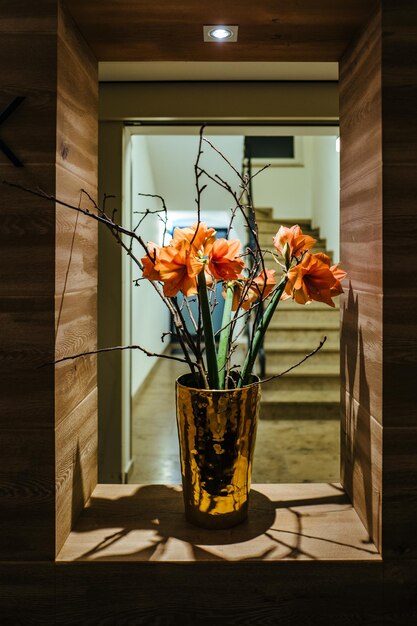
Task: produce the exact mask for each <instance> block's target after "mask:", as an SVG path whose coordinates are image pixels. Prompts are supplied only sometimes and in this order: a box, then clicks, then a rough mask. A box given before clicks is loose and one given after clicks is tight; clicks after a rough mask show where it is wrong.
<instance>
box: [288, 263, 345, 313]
mask: <svg viewBox="0 0 417 626" xmlns="http://www.w3.org/2000/svg"><path fill="white" fill-rule="evenodd" d="M324 256H325V257H326V258H327V259H328V261H329V263H327V262H325V260H324V259H323V257H322V255H320V254H310V253H309V252H308V253H307V254H306V255H305V256H304V258H303V260H302V261H301V263H299V264H298V265H295V266H294V267H292V268H291V269H290V270H289V271H288V272H287V278H288V282H287V284H286V286H285V294H286V296H287V297H288V296H290V297H292V298H293V299H294V300H295V301H296V302H298V304H306V303H307V302H311V301H312V300H315V301H316V302H325V303H326V304H328V305H329V306H332V307H334V306H335V305H334V302H333V300H332V297H334V296H336V295H338V294H340V293H342V292H343V288H342V286H341V284H340V282H339V279H338V278H337V277H336V276H341V272H343V270H339V269H338V268H337V267H336V266H333V268H336V269H335V270H334V271H335V273H334V272H333V271H332V270H333V268H330V259H329V258H328V257H327V255H324ZM343 274H344V276H345V273H344V272H343ZM344 276H343V277H344Z"/></svg>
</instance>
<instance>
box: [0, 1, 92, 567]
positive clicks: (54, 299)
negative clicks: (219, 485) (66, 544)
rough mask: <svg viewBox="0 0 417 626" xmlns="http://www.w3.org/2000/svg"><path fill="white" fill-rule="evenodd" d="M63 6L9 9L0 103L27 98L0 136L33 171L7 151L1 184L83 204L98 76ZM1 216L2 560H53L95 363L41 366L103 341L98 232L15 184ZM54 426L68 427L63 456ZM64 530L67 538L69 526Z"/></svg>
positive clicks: (85, 448)
mask: <svg viewBox="0 0 417 626" xmlns="http://www.w3.org/2000/svg"><path fill="white" fill-rule="evenodd" d="M58 5H59V3H58V2H57V1H56V0H46V1H45V2H43V3H42V11H39V9H37V10H36V11H34V9H33V3H29V2H25V1H22V2H19V3H15V4H14V5H13V6H8V7H5V8H4V10H3V8H1V17H2V19H1V20H0V32H1V34H2V38H1V45H0V63H1V67H2V86H1V89H0V104H1V106H6V105H7V104H8V103H9V102H10V101H11V100H12V99H13V98H14V97H15V96H25V98H26V99H25V100H24V102H23V104H22V105H21V106H20V107H19V108H18V109H17V110H16V112H15V113H13V115H11V116H10V118H9V119H8V120H6V122H5V123H4V124H2V129H1V136H2V139H3V140H4V141H5V142H6V143H8V144H9V145H10V147H11V149H12V150H13V151H15V152H16V154H17V156H18V157H19V158H20V159H21V160H22V161H23V163H24V168H15V167H14V166H12V165H11V164H10V163H9V162H8V161H7V159H6V157H5V156H4V155H3V154H2V153H1V154H0V168H1V177H2V179H6V180H8V181H10V182H15V183H20V184H23V185H24V186H26V187H28V188H31V189H35V188H37V187H40V188H42V189H43V190H45V191H46V192H47V193H50V194H52V195H54V194H56V195H59V196H61V197H62V199H63V200H65V201H69V202H73V203H75V204H77V203H78V201H79V190H80V188H81V187H83V188H85V189H86V190H87V191H88V192H89V193H90V194H92V195H94V194H95V193H96V186H97V68H96V61H95V59H94V57H93V55H92V53H91V51H90V50H89V49H88V47H87V45H86V44H85V43H83V42H82V39H81V37H80V36H79V35H77V32H76V29H75V27H74V25H73V24H72V21H71V19H70V18H65V16H64V12H63V9H62V7H61V6H60V5H59V6H58ZM3 17H4V19H3ZM1 216H2V219H1V220H0V231H1V232H0V235H1V237H2V241H3V242H4V245H2V249H1V258H0V268H1V269H0V293H1V295H2V298H1V305H0V322H1V326H2V334H1V339H0V342H1V345H0V372H1V373H2V376H1V377H0V380H1V383H0V386H1V390H0V391H1V392H2V394H1V409H2V411H1V417H0V431H1V432H0V441H1V460H2V469H1V483H2V489H1V496H0V498H1V501H0V506H1V510H2V516H1V524H2V537H1V548H0V558H5V559H6V558H7V559H10V560H13V559H16V560H20V559H26V560H29V559H30V560H36V559H45V560H47V559H53V558H54V555H55V487H54V483H55V479H54V476H55V461H57V462H58V463H61V464H60V465H59V467H60V468H62V464H64V465H65V463H67V464H68V449H69V448H70V449H73V448H74V445H75V442H76V441H77V433H76V428H74V424H78V427H79V428H81V424H80V422H81V417H80V416H81V415H83V417H84V419H85V420H87V424H85V425H84V427H85V428H87V426H88V425H89V426H90V431H91V432H93V431H94V432H95V431H96V421H95V420H96V410H94V405H96V394H95V393H94V390H95V386H96V376H95V367H94V360H93V362H90V366H89V367H86V366H85V364H84V365H82V364H80V366H79V367H78V368H77V366H76V365H74V364H69V363H68V364H66V365H63V366H61V367H60V368H59V370H58V372H57V374H56V377H55V375H54V368H53V367H41V368H39V366H42V365H44V364H45V363H48V362H51V361H53V360H54V358H55V356H56V355H59V356H62V355H63V353H64V352H65V351H66V350H69V351H71V352H74V351H75V352H76V351H78V350H84V349H94V347H95V345H96V341H95V336H96V317H97V316H96V282H97V277H96V267H97V226H96V224H93V223H92V222H87V220H86V219H85V220H83V219H77V217H76V214H75V213H70V212H69V211H67V212H65V216H64V210H63V209H62V207H60V208H57V207H55V205H54V203H53V202H48V201H44V200H41V199H39V198H36V197H34V196H31V195H29V194H25V193H24V192H21V191H19V190H16V189H14V188H11V187H9V186H2V194H1ZM56 246H57V248H58V253H57V254H56V251H55V248H56ZM55 260H56V264H55ZM64 292H65V293H64ZM77 369H78V372H77ZM80 373H81V374H82V375H83V376H82V377H81V378H80V377H79V375H80ZM56 383H58V384H57V385H56V390H55V384H56ZM85 397H89V411H88V412H86V411H85V410H84V409H83V408H80V409H78V410H79V415H78V413H77V407H83V404H82V403H83V400H84V399H85ZM55 414H56V415H55ZM66 417H68V418H69V419H70V421H69V422H68V423H67V424H65V423H64V420H65V418H66ZM87 418H88V419H87ZM55 421H57V423H59V424H60V423H61V422H62V425H60V428H61V430H58V431H57V442H58V446H57V448H55V433H54V428H55ZM70 426H71V427H72V428H70ZM65 429H66V430H65ZM63 431H65V432H66V433H67V435H66V437H67V439H66V441H65V445H62V441H61V439H60V438H59V435H60V433H61V432H63ZM84 439H85V437H84V438H83V437H81V435H80V440H81V442H82V446H81V457H80V458H81V461H80V462H81V466H82V467H81V469H82V471H83V473H84V474H83V475H84V480H85V485H86V489H85V498H87V497H88V495H89V492H90V490H91V488H92V486H93V485H94V484H95V480H96V467H95V464H96V449H95V446H94V445H93V444H92V443H89V444H88V445H87V444H86V443H85V441H84ZM61 453H62V455H63V458H62V459H61V456H60V454H61ZM65 455H66V456H65ZM73 469H74V468H73ZM70 474H71V473H70V472H69V474H68V475H70ZM72 476H74V472H72ZM77 480H81V472H79V474H76V475H75V477H74V478H73V480H72V481H69V482H68V483H67V482H65V481H62V482H61V484H60V486H61V488H60V490H59V495H58V504H59V498H60V497H64V496H63V493H64V491H65V490H70V491H69V492H71V493H72V489H73V487H74V489H75V491H77V492H78V486H77ZM65 497H66V501H68V495H65ZM70 501H71V498H70ZM77 510H79V508H78V509H77ZM60 530H61V533H62V532H64V533H65V532H69V526H68V524H67V526H66V527H65V524H62V527H61V529H60Z"/></svg>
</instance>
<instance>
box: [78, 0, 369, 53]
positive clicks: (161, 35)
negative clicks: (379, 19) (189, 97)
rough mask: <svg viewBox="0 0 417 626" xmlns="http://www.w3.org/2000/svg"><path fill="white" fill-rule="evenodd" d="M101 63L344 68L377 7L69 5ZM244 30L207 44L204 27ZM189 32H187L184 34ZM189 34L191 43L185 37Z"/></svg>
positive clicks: (165, 1) (311, 0)
mask: <svg viewBox="0 0 417 626" xmlns="http://www.w3.org/2000/svg"><path fill="white" fill-rule="evenodd" d="M68 6H69V9H70V11H71V13H72V15H73V17H74V18H75V20H76V22H77V24H78V25H79V27H80V30H81V32H82V33H83V35H84V36H85V38H86V39H87V41H89V42H90V44H91V47H92V49H93V51H94V53H95V54H96V56H97V58H98V59H99V60H100V61H107V60H108V61H137V60H139V59H140V60H143V61H146V60H149V61H161V60H167V61H176V60H184V61H187V60H190V59H193V60H196V61H197V60H199V61H219V62H221V61H286V60H289V61H310V60H311V59H314V60H315V61H337V60H338V59H339V58H340V56H341V54H342V53H343V51H344V50H345V48H346V47H347V45H348V43H349V41H350V40H351V39H352V38H353V37H354V36H355V34H356V32H357V30H358V29H360V27H361V24H362V23H363V22H364V21H365V20H366V18H367V17H368V16H369V15H370V13H371V11H372V8H373V7H374V6H375V2H372V1H369V0H368V1H366V2H359V1H358V0H345V1H344V2H337V3H335V2H332V1H331V0H302V1H301V2H297V3H292V2H290V3H289V2H285V1H284V0H267V1H265V2H263V3H262V8H261V9H260V8H259V7H257V6H256V5H255V4H253V3H251V2H249V1H248V0H243V1H242V0H241V1H240V2H238V1H237V0H232V1H231V2H228V3H227V5H225V4H224V3H223V2H221V0H214V1H213V2H211V3H210V4H209V5H208V6H207V5H204V8H203V5H201V4H199V3H195V2H192V1H191V0H182V1H181V2H173V1H172V0H160V1H158V2H155V3H153V4H152V5H149V4H148V3H146V2H142V1H141V2H135V3H132V2H128V1H127V0H123V1H121V2H118V3H117V5H116V4H114V2H111V1H110V0H107V1H105V2H103V1H100V2H98V0H94V1H90V2H87V3H86V2H82V0H68ZM219 23H223V24H236V23H238V24H239V38H238V42H237V43H233V44H221V45H216V44H210V43H204V42H203V24H208V25H209V24H219ZM184 29H185V30H184ZM185 31H186V36H184V32H185Z"/></svg>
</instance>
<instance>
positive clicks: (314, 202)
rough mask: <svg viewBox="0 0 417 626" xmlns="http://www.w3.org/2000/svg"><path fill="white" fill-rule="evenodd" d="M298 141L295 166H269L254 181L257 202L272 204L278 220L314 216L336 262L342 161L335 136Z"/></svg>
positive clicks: (306, 138) (314, 220)
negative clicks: (340, 161) (340, 160)
mask: <svg viewBox="0 0 417 626" xmlns="http://www.w3.org/2000/svg"><path fill="white" fill-rule="evenodd" d="M296 142H297V143H298V144H299V146H298V150H297V151H296V155H295V157H296V158H295V165H294V166H288V167H285V166H281V165H280V166H279V167H269V168H268V169H266V170H265V171H263V172H261V173H260V174H259V175H258V176H257V177H256V178H255V179H254V180H253V196H254V204H255V206H256V207H259V208H261V207H263V208H270V207H272V209H273V215H274V217H275V218H276V219H280V218H282V219H292V220H294V223H296V221H297V219H300V218H305V219H311V220H312V225H313V227H319V228H320V237H322V238H326V239H327V248H328V250H329V251H333V253H334V259H335V261H336V262H337V261H338V259H339V187H340V173H339V168H340V163H339V154H338V153H337V152H336V135H334V136H305V137H296ZM297 164H301V165H302V166H301V167H299V166H297ZM254 171H256V169H255V170H254Z"/></svg>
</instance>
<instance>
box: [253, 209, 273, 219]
mask: <svg viewBox="0 0 417 626" xmlns="http://www.w3.org/2000/svg"><path fill="white" fill-rule="evenodd" d="M255 216H256V219H257V220H258V218H259V219H268V220H269V219H272V207H268V208H261V209H258V208H256V209H255Z"/></svg>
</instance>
